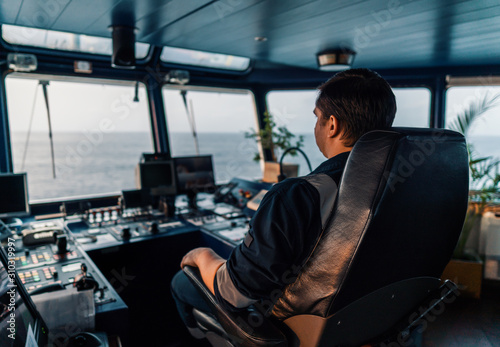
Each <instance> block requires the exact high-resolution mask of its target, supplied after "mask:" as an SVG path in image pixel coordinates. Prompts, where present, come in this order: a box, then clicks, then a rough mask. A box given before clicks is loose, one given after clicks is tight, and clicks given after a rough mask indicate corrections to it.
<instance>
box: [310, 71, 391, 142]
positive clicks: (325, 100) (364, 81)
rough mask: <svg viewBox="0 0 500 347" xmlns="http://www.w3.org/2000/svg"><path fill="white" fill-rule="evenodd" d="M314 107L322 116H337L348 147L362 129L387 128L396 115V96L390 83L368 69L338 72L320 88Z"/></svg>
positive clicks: (361, 132) (343, 138) (362, 131)
mask: <svg viewBox="0 0 500 347" xmlns="http://www.w3.org/2000/svg"><path fill="white" fill-rule="evenodd" d="M318 90H319V94H318V97H317V99H316V107H317V108H318V109H319V110H320V111H321V113H322V114H323V117H324V118H326V119H329V118H330V116H331V115H333V116H334V117H335V118H337V120H338V122H339V124H340V129H341V131H342V132H343V135H342V137H341V140H343V143H344V145H346V146H348V147H352V146H354V144H355V143H356V141H357V140H358V139H359V138H360V137H361V136H362V135H363V134H365V133H367V132H368V131H371V130H376V129H388V128H390V127H391V126H392V122H393V121H394V116H395V115H396V98H395V97H394V93H393V92H392V89H391V87H390V86H389V83H387V81H386V80H384V79H383V78H382V77H380V75H379V74H378V73H376V72H373V71H371V70H368V69H351V70H346V71H342V72H339V73H337V74H336V75H335V76H333V77H332V78H330V79H329V80H328V81H327V82H325V83H324V84H323V85H321V86H320V87H319V88H318Z"/></svg>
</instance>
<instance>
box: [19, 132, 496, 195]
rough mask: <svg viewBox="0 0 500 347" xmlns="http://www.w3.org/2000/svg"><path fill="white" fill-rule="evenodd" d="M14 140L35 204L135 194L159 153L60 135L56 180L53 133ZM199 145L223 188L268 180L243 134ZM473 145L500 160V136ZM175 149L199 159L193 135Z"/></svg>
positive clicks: (145, 141) (140, 139)
mask: <svg viewBox="0 0 500 347" xmlns="http://www.w3.org/2000/svg"><path fill="white" fill-rule="evenodd" d="M303 136H304V145H303V147H302V149H303V150H304V152H305V153H306V154H307V156H308V157H309V160H310V162H311V165H312V168H313V169H314V168H316V167H317V166H318V165H319V164H321V162H323V161H324V160H325V159H326V158H324V156H323V155H322V154H321V152H320V151H319V150H318V148H317V146H316V143H315V140H314V135H313V134H304V135H303ZM11 140H12V151H13V162H14V172H27V173H28V188H29V196H30V200H32V201H33V200H40V199H50V198H62V197H72V196H82V195H94V194H109V193H119V192H120V191H121V190H125V189H135V187H136V184H135V166H136V165H137V163H138V162H139V160H140V157H141V154H142V153H143V152H146V153H151V152H153V151H154V150H153V145H152V139H151V135H150V134H149V133H108V134H105V135H104V136H103V137H94V138H92V137H91V136H86V135H85V134H82V133H55V134H54V135H53V142H54V163H55V173H56V177H55V178H54V177H53V169H52V158H51V150H50V142H49V137H48V134H46V133H32V134H31V135H30V138H29V141H28V142H27V141H26V140H27V134H26V133H12V134H11ZM198 142H199V152H200V154H212V155H213V160H214V168H215V177H216V181H217V182H218V183H223V182H227V181H229V180H230V179H231V178H233V177H240V178H244V179H250V180H254V179H259V178H261V177H262V171H261V166H260V163H259V162H256V161H254V160H253V158H254V156H255V153H256V152H257V145H256V143H255V141H254V140H251V139H246V138H245V136H244V133H243V132H238V133H199V135H198ZM470 142H471V143H473V144H474V147H475V150H476V151H477V152H478V153H479V154H480V155H483V156H488V155H491V156H496V157H499V158H500V137H492V136H489V137H472V138H471V139H470ZM26 144H27V146H26ZM170 147H171V150H172V154H173V156H186V155H195V154H196V150H195V145H194V140H193V137H192V136H191V134H189V133H172V134H171V138H170ZM25 151H26V155H25ZM24 155H25V160H24V166H23V156H24ZM278 155H280V153H278ZM278 159H279V157H278ZM285 161H286V162H294V163H298V164H299V165H300V171H299V174H300V175H306V174H308V173H309V172H310V171H309V168H308V166H307V164H306V161H305V160H304V159H303V158H302V157H301V156H300V155H299V156H297V157H291V156H290V155H287V157H286V158H285Z"/></svg>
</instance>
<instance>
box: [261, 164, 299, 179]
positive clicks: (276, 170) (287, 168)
mask: <svg viewBox="0 0 500 347" xmlns="http://www.w3.org/2000/svg"><path fill="white" fill-rule="evenodd" d="M279 174H280V164H279V163H276V162H274V161H266V162H265V163H264V177H263V178H262V181H264V182H267V183H276V182H278V176H279ZM283 174H284V175H285V176H286V177H287V178H290V177H297V176H298V174H299V165H298V164H291V163H283Z"/></svg>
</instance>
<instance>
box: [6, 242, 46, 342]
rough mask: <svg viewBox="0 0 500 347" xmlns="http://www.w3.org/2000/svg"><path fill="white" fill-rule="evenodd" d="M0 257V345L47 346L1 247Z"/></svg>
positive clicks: (38, 319)
mask: <svg viewBox="0 0 500 347" xmlns="http://www.w3.org/2000/svg"><path fill="white" fill-rule="evenodd" d="M0 258H1V259H0V260H1V261H0V346H2V347H4V346H5V347H18V346H22V347H24V346H47V343H48V329H47V327H46V325H45V323H44V322H43V320H42V318H41V317H40V314H39V313H38V311H37V310H36V308H35V305H34V304H33V302H32V301H31V298H30V297H29V295H28V294H27V292H26V290H25V288H24V285H23V284H22V283H21V281H19V277H17V274H16V273H15V270H14V268H13V265H12V262H10V261H9V260H10V257H9V258H7V255H6V254H5V253H4V249H3V248H1V247H0ZM14 264H15V263H14Z"/></svg>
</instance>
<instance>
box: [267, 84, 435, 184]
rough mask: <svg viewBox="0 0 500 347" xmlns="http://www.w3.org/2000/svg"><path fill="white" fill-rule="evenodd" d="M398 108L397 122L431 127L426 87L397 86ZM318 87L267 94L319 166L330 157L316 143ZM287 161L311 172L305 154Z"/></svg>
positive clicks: (276, 112) (278, 118) (279, 118)
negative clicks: (315, 112)
mask: <svg viewBox="0 0 500 347" xmlns="http://www.w3.org/2000/svg"><path fill="white" fill-rule="evenodd" d="M393 91H394V94H395V96H396V102H397V106H398V111H397V113H396V118H395V120H394V126H411V127H427V126H428V124H429V118H430V92H429V90H428V89H425V88H393ZM316 96H317V92H316V90H294V91H290V90H289V91H272V92H269V94H268V95H267V104H268V108H269V111H270V113H271V114H272V115H273V117H274V120H275V122H276V124H277V125H285V126H286V127H287V128H288V130H289V131H291V132H292V133H293V134H294V135H296V136H299V135H302V136H303V137H304V146H303V147H302V149H303V151H304V152H305V153H306V154H307V156H308V157H309V160H310V162H311V166H312V167H313V169H314V168H316V167H317V166H318V165H319V164H321V163H322V162H323V161H324V160H326V158H325V157H324V156H323V154H321V152H320V151H319V150H318V147H317V146H316V141H315V138H314V125H315V123H316V116H315V115H314V114H313V110H314V105H315V101H316ZM286 161H287V162H293V163H298V164H299V167H300V169H299V170H300V171H299V175H306V174H308V173H309V170H308V168H307V164H306V162H305V160H304V159H302V156H300V154H299V156H298V157H291V156H287V157H286Z"/></svg>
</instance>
